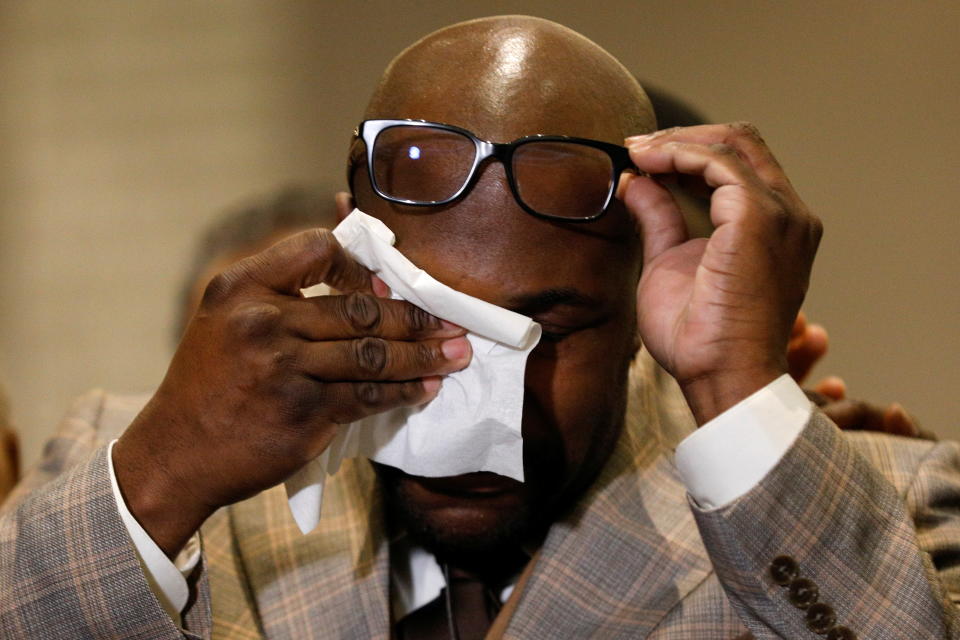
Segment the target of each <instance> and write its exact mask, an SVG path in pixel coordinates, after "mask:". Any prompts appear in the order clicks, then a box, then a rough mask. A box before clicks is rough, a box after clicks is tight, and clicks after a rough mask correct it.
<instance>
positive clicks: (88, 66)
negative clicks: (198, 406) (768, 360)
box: [0, 0, 960, 461]
mask: <svg viewBox="0 0 960 640" xmlns="http://www.w3.org/2000/svg"><path fill="white" fill-rule="evenodd" d="M400 7H403V8H400ZM504 12H513V13H532V14H536V15H541V16H544V17H548V18H554V19H557V20H559V21H561V22H564V23H566V24H568V25H569V26H571V27H573V28H575V29H578V30H580V31H582V32H583V33H585V34H586V35H587V36H589V37H591V38H593V39H594V40H596V41H597V42H599V43H600V44H602V45H603V46H605V47H607V48H608V49H609V50H610V51H611V52H612V53H614V54H615V55H617V56H618V57H619V58H620V59H621V60H622V61H623V62H624V63H625V64H626V65H627V66H628V67H629V68H631V69H633V70H635V71H636V72H637V73H638V74H639V75H641V76H642V77H645V78H650V79H653V80H655V81H657V82H658V83H659V84H661V85H663V86H666V87H670V88H672V89H674V90H675V91H676V92H677V93H679V94H681V95H683V96H686V97H688V98H689V99H690V100H691V101H692V102H694V103H695V104H697V105H699V106H701V107H702V108H703V109H704V110H706V111H707V112H708V113H709V114H711V115H712V116H713V117H714V118H716V119H719V120H727V119H750V120H752V121H754V122H755V123H757V124H758V125H759V126H760V127H761V129H762V130H763V131H764V133H765V135H766V136H767V138H768V140H769V142H770V143H771V145H772V146H773V147H774V149H775V150H776V151H777V152H778V154H779V157H780V158H781V160H782V162H783V164H784V165H786V167H787V169H788V170H789V173H790V175H791V176H792V178H793V180H794V182H795V184H796V186H797V187H798V189H799V190H800V192H801V193H802V194H803V195H804V196H805V197H806V199H807V201H808V203H809V204H810V205H811V207H812V208H813V209H815V210H816V212H817V213H819V214H820V215H821V216H822V217H823V219H824V222H825V225H826V236H825V239H824V243H823V246H822V250H821V254H820V258H819V262H818V266H817V269H816V272H815V278H814V282H813V289H812V291H811V294H810V297H809V302H808V311H809V313H810V315H811V316H813V317H814V318H815V319H818V320H821V321H823V322H824V323H825V324H826V325H827V326H828V328H829V329H830V331H831V333H832V336H833V339H834V343H833V347H832V353H831V355H830V357H829V358H828V360H827V361H826V362H825V363H824V365H823V366H821V367H820V369H819V372H820V373H827V372H831V373H833V372H835V373H839V374H841V375H843V376H845V377H846V378H847V380H848V381H849V383H850V387H851V390H852V391H853V392H854V393H856V394H859V395H862V396H866V397H869V398H871V399H875V400H879V401H891V400H900V401H901V402H903V403H905V404H906V405H907V406H908V407H909V408H910V409H912V410H913V411H914V412H915V413H916V414H917V415H918V416H920V418H921V419H922V420H923V422H924V423H925V425H926V426H928V427H930V428H932V429H934V430H936V431H938V432H939V433H941V434H943V435H949V436H952V437H957V436H960V428H958V427H957V426H955V425H956V424H957V422H956V417H957V415H958V414H960V400H958V395H960V394H958V392H957V389H958V388H960V363H958V353H960V349H958V346H960V344H958V342H960V341H958V337H957V321H958V319H960V295H958V285H960V277H958V275H957V274H958V273H960V249H958V243H960V241H958V238H960V211H958V206H957V203H958V202H960V189H958V184H960V181H958V177H957V173H958V171H960V156H958V153H960V152H958V149H960V133H958V131H960V126H958V122H957V113H958V107H960V78H958V70H960V43H958V37H957V34H958V33H960V9H958V8H957V4H956V3H955V2H923V3H915V2H909V3H908V2H872V3H867V2H820V3H811V2H801V1H799V0H796V1H793V2H777V3H774V2H769V3H764V2H725V3H724V2H706V1H701V2H683V3H672V2H657V3H653V2H646V1H641V0H608V1H607V2H603V3H593V2H590V3H587V2H566V3H557V2H555V1H553V2H546V1H544V2H488V3H480V2H474V3H453V2H439V1H437V2H420V3H415V4H414V3H410V4H409V5H401V3H396V2H386V1H381V2H366V3H332V2H330V3H322V2H306V1H299V2H298V1H284V2H266V1H264V2H229V3H215V2H199V1H197V2H192V1H187V0H177V1H168V0H155V1H150V2H146V1H143V2H128V1H127V0H113V1H103V2H87V3H72V2H65V1H56V0H31V1H30V2H6V3H2V4H0V134H2V138H0V140H2V144H0V296H2V298H0V299H2V304H0V371H2V373H3V375H4V377H5V379H6V384H7V385H8V387H9V391H10V395H11V398H12V400H13V405H14V414H15V417H16V420H17V422H18V423H19V424H20V426H21V428H22V430H23V432H24V441H25V447H24V448H25V453H26V457H27V459H28V461H30V460H33V459H35V458H36V456H37V454H38V452H39V448H40V444H41V442H42V440H43V439H44V438H45V437H46V436H47V435H48V434H49V432H50V430H51V429H52V428H53V427H54V426H55V424H56V422H57V419H58V417H59V416H60V415H61V414H62V412H63V411H64V410H65V408H66V407H67V405H68V402H69V400H70V398H71V397H72V396H74V395H76V394H78V393H80V392H82V391H83V390H85V389H88V388H90V387H95V386H102V387H106V388H109V389H112V390H117V391H135V390H142V389H149V388H150V387H152V386H153V385H155V384H156V383H157V382H158V381H159V379H160V377H161V376H162V374H163V371H164V368H165V362H166V360H167V358H168V356H169V352H170V343H169V339H170V332H169V325H170V322H171V318H172V315H173V304H174V302H173V298H174V292H175V289H176V285H177V279H178V277H179V275H180V274H181V272H182V270H183V266H184V262H185V260H186V257H187V255H188V253H189V249H190V247H191V242H192V240H193V238H194V236H195V234H196V233H197V230H198V229H199V228H200V227H201V226H202V225H203V224H204V223H206V222H208V221H209V220H211V219H212V218H213V217H214V215H215V213H216V212H217V211H218V209H220V208H222V207H224V206H226V205H229V204H230V203H233V202H235V201H236V200H237V199H238V198H242V197H243V196H247V195H250V194H255V193H259V192H263V191H265V190H268V189H270V188H271V187H273V186H275V185H278V184H280V183H283V182H289V181H293V180H312V181H325V182H329V183H330V184H334V185H340V184H341V183H342V175H341V174H342V171H343V157H344V148H345V143H346V141H347V139H348V136H349V133H350V130H351V129H352V127H353V125H354V124H355V123H356V121H357V120H358V119H359V117H360V113H361V109H362V106H363V103H364V101H365V99H366V97H367V96H368V95H369V92H370V90H371V88H372V86H373V82H374V81H375V79H376V77H377V75H378V73H379V71H380V69H381V68H382V67H383V65H384V64H385V63H386V62H387V61H388V60H389V59H390V57H391V56H392V55H394V54H395V53H396V52H397V51H398V50H399V49H401V48H402V47H403V46H405V45H406V44H408V43H409V42H410V41H411V40H412V39H414V38H416V37H418V36H420V35H422V34H424V33H426V32H428V31H430V30H432V29H434V28H436V27H439V26H441V25H443V24H446V23H449V22H452V21H455V20H458V19H463V18H468V17H474V16H479V15H486V14H494V13H504Z"/></svg>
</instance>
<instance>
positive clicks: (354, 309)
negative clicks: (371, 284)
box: [340, 292, 382, 331]
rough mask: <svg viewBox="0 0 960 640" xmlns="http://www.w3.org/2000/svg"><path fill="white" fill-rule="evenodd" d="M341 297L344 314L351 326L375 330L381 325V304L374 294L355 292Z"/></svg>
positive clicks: (362, 329)
mask: <svg viewBox="0 0 960 640" xmlns="http://www.w3.org/2000/svg"><path fill="white" fill-rule="evenodd" d="M340 299H341V302H342V304H341V308H342V311H343V315H344V316H345V317H346V320H347V322H348V323H349V324H350V326H351V327H353V328H354V329H356V330H357V331H373V330H375V329H376V328H377V327H379V326H380V322H381V319H382V316H381V313H380V305H379V303H377V301H376V300H375V299H374V298H373V296H371V295H368V294H366V293H360V292H355V293H351V294H348V295H345V296H341V298H340Z"/></svg>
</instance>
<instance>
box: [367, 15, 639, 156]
mask: <svg viewBox="0 0 960 640" xmlns="http://www.w3.org/2000/svg"><path fill="white" fill-rule="evenodd" d="M366 117H367V118H415V119H423V120H431V121H435V122H445V123H448V124H454V125H457V126H461V127H463V128H466V129H468V130H470V131H473V132H474V133H475V134H476V135H477V136H478V137H481V138H484V139H489V140H493V141H496V142H505V141H509V140H513V139H515V138H519V137H522V136H526V135H534V134H548V135H549V134H552V135H571V136H578V137H584V138H594V139H599V140H605V141H608V142H614V143H620V142H622V140H623V137H624V135H627V134H631V133H640V132H642V131H640V129H644V128H649V127H652V126H653V118H652V110H651V109H650V108H649V102H648V101H647V99H646V96H645V95H644V94H643V91H642V89H640V88H639V85H638V84H637V83H636V81H635V80H634V79H633V77H632V76H631V75H630V74H629V73H628V72H627V71H626V70H625V69H624V68H623V66H622V65H620V63H619V62H617V61H616V60H615V59H614V58H613V57H612V56H610V55H609V54H608V53H607V52H605V51H603V49H601V48H600V47H598V46H597V45H596V44H594V43H592V42H590V41H589V40H587V39H586V38H584V37H583V36H580V35H579V34H576V33H574V32H572V31H570V30H569V29H566V28H565V27H561V26H560V25H556V24H555V23H549V22H546V21H543V20H536V19H531V18H523V17H516V16H513V17H504V18H494V19H488V20H486V21H476V22H471V23H465V24H461V25H454V26H453V27H450V28H447V29H444V30H441V31H440V32H437V33H435V34H432V35H431V36H428V37H426V38H424V39H423V40H421V41H420V42H418V43H416V44H415V45H413V46H411V47H410V48H409V49H407V50H406V51H404V52H403V53H402V54H401V55H400V56H398V57H397V58H396V59H395V60H394V61H393V62H392V63H391V65H390V66H389V67H388V69H387V71H386V72H385V74H384V76H383V78H382V80H381V83H380V85H379V87H378V89H377V91H376V92H375V94H374V96H373V98H372V100H371V102H370V105H369V108H368V110H367V114H366Z"/></svg>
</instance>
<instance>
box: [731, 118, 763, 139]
mask: <svg viewBox="0 0 960 640" xmlns="http://www.w3.org/2000/svg"><path fill="white" fill-rule="evenodd" d="M728 127H729V129H730V136H731V137H732V138H745V139H747V140H750V141H752V142H755V143H757V144H766V143H765V142H764V140H763V136H762V135H761V134H760V129H758V128H757V126H756V125H755V124H753V123H752V122H746V121H743V120H741V121H739V122H731V123H730V124H729V125H728Z"/></svg>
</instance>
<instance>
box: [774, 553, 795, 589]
mask: <svg viewBox="0 0 960 640" xmlns="http://www.w3.org/2000/svg"><path fill="white" fill-rule="evenodd" d="M798 575H800V567H799V566H797V561H796V560H794V559H793V558H791V557H790V556H777V557H776V558H774V559H773V562H772V563H770V576H771V577H772V578H773V581H774V582H776V583H777V584H779V585H780V586H782V587H784V586H786V585H788V584H790V583H791V582H793V581H794V580H795V579H796V578H797V576H798Z"/></svg>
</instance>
